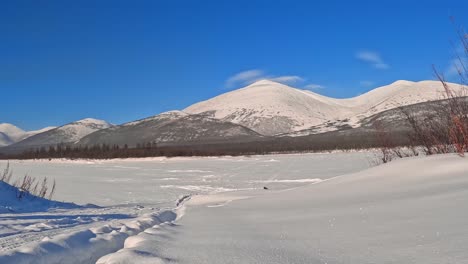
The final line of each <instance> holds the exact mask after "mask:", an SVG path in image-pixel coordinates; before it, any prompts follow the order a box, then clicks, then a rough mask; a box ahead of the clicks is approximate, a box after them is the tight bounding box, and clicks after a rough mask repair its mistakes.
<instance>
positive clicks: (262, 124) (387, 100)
mask: <svg viewBox="0 0 468 264" xmlns="http://www.w3.org/2000/svg"><path fill="white" fill-rule="evenodd" d="M451 87H452V88H453V89H454V90H455V91H457V92H459V91H461V90H465V91H466V87H465V88H464V87H462V86H460V85H456V84H451ZM443 95H444V88H443V86H442V84H441V83H440V82H438V81H421V82H410V81H397V82H394V83H392V84H390V85H387V86H383V87H379V88H377V89H374V90H372V91H370V92H368V93H366V94H363V95H360V96H357V97H354V98H349V99H335V98H330V97H326V96H322V95H319V94H316V93H313V92H311V91H304V90H299V89H295V88H291V87H289V86H286V85H283V84H279V83H275V82H272V81H267V80H262V81H258V82H256V83H253V84H251V85H249V86H247V87H245V88H241V89H238V90H235V91H231V92H228V93H225V94H222V95H219V96H217V97H214V98H212V99H209V100H207V101H203V102H199V103H196V104H194V105H192V106H189V107H188V108H186V109H184V112H187V113H190V114H203V115H207V116H210V117H213V118H217V119H221V120H223V121H229V122H233V123H237V124H241V125H243V126H246V127H248V128H251V129H253V130H255V131H257V132H259V133H260V134H263V135H277V134H282V133H291V132H296V131H301V130H302V131H304V130H307V129H311V128H312V130H313V131H315V132H316V133H320V132H326V131H332V130H336V129H338V128H339V127H342V126H350V127H357V126H359V123H360V121H361V120H362V119H363V118H366V117H369V116H372V115H374V114H377V113H379V112H382V111H385V110H389V109H392V108H396V107H398V106H404V105H411V104H416V103H420V102H425V101H431V100H439V99H442V98H443ZM312 130H311V131H312Z"/></svg>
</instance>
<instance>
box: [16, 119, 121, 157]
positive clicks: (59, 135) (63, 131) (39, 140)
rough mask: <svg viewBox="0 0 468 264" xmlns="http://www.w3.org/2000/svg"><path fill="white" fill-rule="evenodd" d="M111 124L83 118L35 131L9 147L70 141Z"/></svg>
mask: <svg viewBox="0 0 468 264" xmlns="http://www.w3.org/2000/svg"><path fill="white" fill-rule="evenodd" d="M111 126H113V125H112V124H110V123H108V122H106V121H104V120H99V119H94V118H85V119H82V120H78V121H75V122H72V123H68V124H66V125H63V126H60V127H56V128H51V129H43V130H39V131H36V132H39V133H37V134H34V135H31V136H28V137H27V138H25V139H23V140H21V141H19V142H16V143H15V144H13V145H12V146H10V148H11V149H13V150H14V149H18V150H21V149H24V148H39V147H41V146H48V145H55V144H61V143H72V142H76V141H78V140H80V139H81V138H83V137H84V136H86V135H88V134H91V133H93V132H95V131H98V130H101V129H106V128H109V127H111Z"/></svg>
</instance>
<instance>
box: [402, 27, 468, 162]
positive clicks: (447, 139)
mask: <svg viewBox="0 0 468 264" xmlns="http://www.w3.org/2000/svg"><path fill="white" fill-rule="evenodd" d="M457 33H458V37H459V40H460V42H461V44H462V49H463V51H462V52H458V53H457V54H456V61H457V63H455V64H454V67H455V68H456V72H457V74H458V77H459V80H460V89H454V88H455V87H454V86H453V85H451V84H449V83H448V82H447V81H446V80H445V78H444V76H443V75H442V74H440V73H439V72H438V71H437V69H436V68H435V67H433V70H434V73H435V76H436V77H437V79H438V80H439V81H440V82H441V83H442V86H443V88H444V94H443V97H442V98H441V100H439V101H437V102H436V103H435V104H433V107H432V109H430V111H429V112H428V113H425V114H422V115H421V114H419V115H418V114H415V113H413V112H410V111H408V110H406V108H404V107H400V108H399V109H400V112H401V113H402V114H403V117H404V118H405V120H406V121H407V123H408V125H409V127H410V128H411V132H410V133H409V134H408V137H409V139H410V142H411V145H413V146H422V147H423V150H424V152H425V154H427V155H433V154H444V153H454V152H455V153H458V154H459V155H460V156H464V155H465V152H467V151H468V89H467V85H468V65H466V63H467V61H468V35H467V34H466V33H465V31H464V30H463V29H459V30H457Z"/></svg>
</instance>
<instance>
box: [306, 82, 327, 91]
mask: <svg viewBox="0 0 468 264" xmlns="http://www.w3.org/2000/svg"><path fill="white" fill-rule="evenodd" d="M323 88H325V86H323V85H320V84H313V83H311V84H308V85H306V86H304V89H307V90H319V89H323Z"/></svg>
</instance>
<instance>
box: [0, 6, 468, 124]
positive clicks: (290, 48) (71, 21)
mask: <svg viewBox="0 0 468 264" xmlns="http://www.w3.org/2000/svg"><path fill="white" fill-rule="evenodd" d="M467 11H468V1H466V0H459V1H409V0H407V1H292V0H289V1H281V0H280V1H253V0H236V1H227V0H226V1H221V0H211V1H209V0H201V1H196V0H193V1H177V0H151V1H142V0H141V1H116V0H100V1H94V0H93V1H84V0H83V1H71V0H70V1H67V0H65V1H64V0H59V1H52V0H49V1H39V0H31V1H22V0H18V1H1V3H0V34H1V38H0V89H1V95H2V100H1V101H2V103H1V104H2V107H1V111H0V123H1V122H9V123H13V124H16V125H18V126H20V127H22V128H24V129H28V130H31V129H38V128H41V127H44V126H48V125H61V124H64V123H67V122H71V121H74V120H78V119H81V118H85V117H95V118H100V119H105V120H108V121H110V122H113V123H122V122H126V121H130V120H134V119H138V118H143V117H147V116H151V115H154V114H157V113H160V112H162V111H166V110H172V109H183V108H184V107H186V106H189V105H190V104H192V103H195V102H197V101H200V100H203V99H207V98H210V97H212V96H215V95H218V94H220V93H223V92H226V91H228V90H229V89H234V88H237V87H240V86H242V84H244V83H247V82H249V81H252V80H253V79H259V78H272V79H277V80H281V81H284V82H288V83H289V84H291V85H292V86H295V87H299V88H303V87H307V88H309V89H313V90H314V91H316V92H318V93H321V94H324V95H327V96H333V97H351V96H355V95H358V94H360V93H363V92H365V91H368V90H369V89H371V88H374V87H377V86H379V85H384V84H388V83H391V82H393V81H395V80H398V79H407V80H423V79H433V74H432V71H431V65H432V64H436V65H437V66H438V67H439V68H440V69H441V71H444V72H447V71H448V69H449V67H450V60H451V58H452V55H453V52H452V48H451V45H450V40H455V39H456V34H455V29H454V26H453V25H452V24H451V22H450V19H449V17H450V16H454V17H455V18H456V19H457V23H458V24H459V25H463V26H466V27H468V16H466V14H467ZM463 16H464V17H463ZM242 72H244V73H243V74H242ZM239 73H241V74H239ZM236 75H237V76H236Z"/></svg>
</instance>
